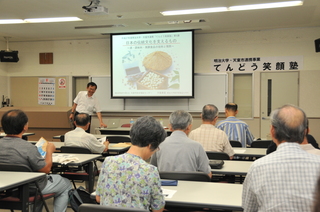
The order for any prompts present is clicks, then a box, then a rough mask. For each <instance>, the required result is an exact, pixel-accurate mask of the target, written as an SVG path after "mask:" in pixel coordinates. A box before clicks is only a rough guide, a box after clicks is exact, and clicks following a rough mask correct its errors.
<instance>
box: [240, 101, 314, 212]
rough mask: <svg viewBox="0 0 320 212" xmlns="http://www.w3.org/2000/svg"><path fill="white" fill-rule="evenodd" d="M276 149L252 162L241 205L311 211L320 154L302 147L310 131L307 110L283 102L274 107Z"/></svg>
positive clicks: (269, 209) (261, 208)
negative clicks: (279, 106)
mask: <svg viewBox="0 0 320 212" xmlns="http://www.w3.org/2000/svg"><path fill="white" fill-rule="evenodd" d="M270 118H271V130H270V132H271V137H272V140H273V142H275V143H276V144H277V146H278V148H277V151H275V152H273V153H272V154H269V155H266V156H264V157H262V158H260V159H258V160H256V161H254V162H253V164H252V166H251V167H250V169H249V172H248V174H247V176H246V178H245V181H244V184H243V193H242V207H243V208H244V211H245V212H250V211H279V212H280V211H297V212H298V211H299V212H300V211H311V208H312V205H313V202H314V201H313V197H314V195H313V194H314V189H315V187H316V184H317V179H318V177H319V170H320V157H319V156H318V155H314V154H309V153H307V152H306V151H304V150H303V149H302V148H301V147H300V143H301V142H302V141H303V139H304V137H305V135H306V133H307V118H306V115H305V113H304V111H303V110H302V109H300V108H298V107H296V106H293V105H284V106H282V107H281V108H279V109H276V110H275V111H273V112H272V113H271V115H270Z"/></svg>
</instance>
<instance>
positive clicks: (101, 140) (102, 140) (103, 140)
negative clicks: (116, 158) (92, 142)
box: [97, 136, 107, 143]
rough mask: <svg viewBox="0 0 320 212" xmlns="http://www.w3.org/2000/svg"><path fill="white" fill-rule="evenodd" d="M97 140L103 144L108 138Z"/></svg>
mask: <svg viewBox="0 0 320 212" xmlns="http://www.w3.org/2000/svg"><path fill="white" fill-rule="evenodd" d="M97 140H98V141H100V143H103V142H105V141H106V140H107V136H104V137H102V138H98V139H97Z"/></svg>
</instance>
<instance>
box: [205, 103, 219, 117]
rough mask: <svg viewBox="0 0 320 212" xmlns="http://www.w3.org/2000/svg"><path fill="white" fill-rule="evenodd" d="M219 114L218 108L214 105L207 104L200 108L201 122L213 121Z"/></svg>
mask: <svg viewBox="0 0 320 212" xmlns="http://www.w3.org/2000/svg"><path fill="white" fill-rule="evenodd" d="M218 113H219V110H218V108H217V107H216V106H215V105H212V104H207V105H205V106H203V108H202V113H201V115H202V120H204V121H213V120H214V118H215V117H217V115H218Z"/></svg>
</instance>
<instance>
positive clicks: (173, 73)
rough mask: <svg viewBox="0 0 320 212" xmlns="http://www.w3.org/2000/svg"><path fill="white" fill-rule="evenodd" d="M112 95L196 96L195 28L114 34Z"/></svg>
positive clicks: (112, 38)
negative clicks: (194, 70) (194, 73)
mask: <svg viewBox="0 0 320 212" xmlns="http://www.w3.org/2000/svg"><path fill="white" fill-rule="evenodd" d="M111 54H112V67H111V80H112V97H114V98H116V97H120V98H121V97H123V98H125V97H128V98H130V97H192V96H193V31H175V32H153V33H140V34H112V35H111Z"/></svg>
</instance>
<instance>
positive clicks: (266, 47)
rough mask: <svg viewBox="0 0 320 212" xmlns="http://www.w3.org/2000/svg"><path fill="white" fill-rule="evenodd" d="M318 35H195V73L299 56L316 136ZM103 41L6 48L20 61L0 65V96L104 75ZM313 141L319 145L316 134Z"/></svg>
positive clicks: (301, 31)
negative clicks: (44, 56)
mask: <svg viewBox="0 0 320 212" xmlns="http://www.w3.org/2000/svg"><path fill="white" fill-rule="evenodd" d="M319 35H320V27H312V28H293V29H290V28H288V29H275V30H263V31H248V32H232V33H213V34H195V72H196V73H211V72H212V70H211V64H212V59H214V58H224V57H228V58H230V57H270V56H291V55H292V56H296V55H302V56H303V58H304V70H301V71H300V93H299V96H300V97H299V105H300V106H301V107H302V108H304V109H305V111H306V112H307V115H308V116H309V117H312V118H313V119H312V120H310V125H311V131H312V132H316V131H318V130H316V129H317V128H319V127H320V112H319V111H320V110H319V109H318V108H317V106H318V105H319V104H320V100H319V98H317V97H318V96H320V85H319V84H320V83H318V81H319V80H320V71H319V70H320V58H319V57H320V53H316V52H315V47H314V40H315V39H318V38H319ZM109 42H110V40H109V38H106V39H88V40H62V41H32V42H11V43H10V48H11V49H14V50H18V51H19V58H20V61H19V62H18V63H13V64H9V63H7V64H1V63H0V84H1V85H0V88H1V93H0V94H1V95H7V96H10V91H9V87H10V86H9V85H8V84H7V77H14V76H45V77H50V76H89V75H95V76H97V75H109V74H110V57H109V52H110V45H109ZM0 47H1V49H4V48H5V42H0ZM40 52H53V54H54V63H53V64H52V65H39V53H40ZM229 78H230V77H229ZM259 82H260V75H259V73H254V117H255V119H254V120H248V122H249V124H250V125H251V126H252V128H254V131H256V134H257V133H258V128H257V127H256V125H259V121H258V118H259V114H260V113H259V110H260V94H259V91H260V83H259ZM69 84H70V83H69ZM3 85H6V86H3ZM209 86H210V85H208V89H209V88H210V87H209ZM4 87H5V88H4ZM230 90H232V86H231V85H229V91H230ZM70 97H71V95H70ZM313 97H315V98H313ZM229 100H230V101H232V96H230V97H229ZM221 109H222V108H221ZM312 128H315V130H312ZM317 137H318V140H320V132H319V135H317Z"/></svg>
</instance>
